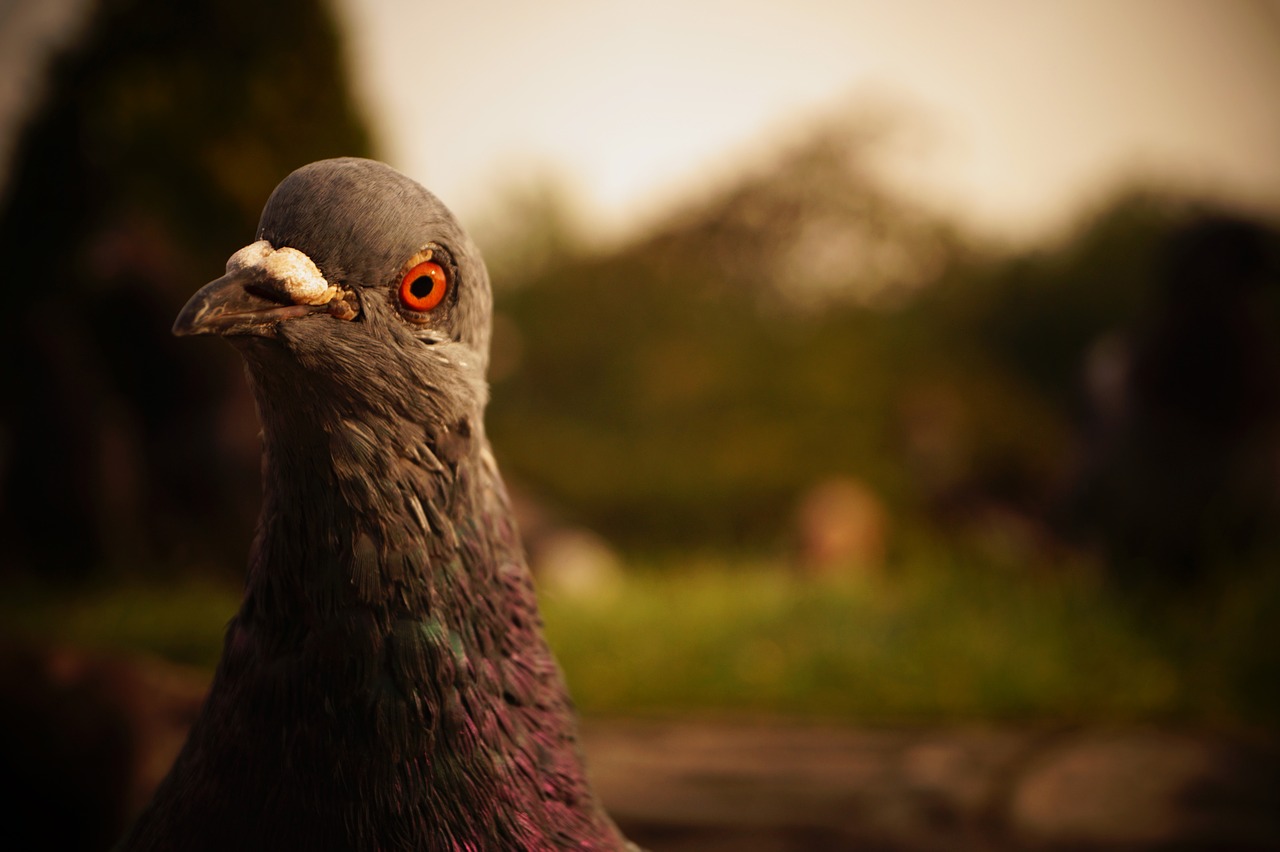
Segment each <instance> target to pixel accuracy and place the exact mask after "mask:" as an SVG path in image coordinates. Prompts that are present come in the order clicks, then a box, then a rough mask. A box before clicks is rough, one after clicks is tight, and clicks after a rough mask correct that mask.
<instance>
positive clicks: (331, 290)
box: [227, 240, 344, 305]
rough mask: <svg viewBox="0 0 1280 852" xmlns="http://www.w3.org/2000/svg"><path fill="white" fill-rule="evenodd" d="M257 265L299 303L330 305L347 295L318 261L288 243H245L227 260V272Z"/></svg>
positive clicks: (268, 278) (268, 281)
mask: <svg viewBox="0 0 1280 852" xmlns="http://www.w3.org/2000/svg"><path fill="white" fill-rule="evenodd" d="M250 267H254V268H256V269H258V270H259V271H260V272H261V274H262V275H263V276H264V277H265V278H266V279H267V282H266V283H269V284H272V285H274V286H276V287H278V288H279V289H280V290H282V291H283V292H284V293H285V294H286V295H287V296H288V297H289V298H290V299H292V300H293V303H294V304H296V305H327V304H329V303H330V302H332V301H333V300H334V299H336V298H338V297H339V296H341V295H344V293H343V291H342V289H341V288H339V287H335V286H333V285H331V284H330V283H329V282H328V281H326V280H325V278H324V276H323V275H321V274H320V269H319V267H317V266H316V265H315V262H314V261H313V260H312V259H311V258H309V257H307V255H306V254H305V253H304V252H300V251H298V250H297V249H295V248H289V247H288V246H286V247H285V248H281V249H273V248H272V247H271V243H269V242H267V241H266V240H258V241H257V242H256V243H252V244H250V245H247V246H245V247H244V248H242V249H240V250H239V251H238V252H236V253H235V254H233V255H231V257H230V259H228V260H227V272H228V273H232V272H238V271H240V270H243V269H248V268H250Z"/></svg>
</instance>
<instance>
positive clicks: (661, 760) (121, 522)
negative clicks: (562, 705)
mask: <svg viewBox="0 0 1280 852" xmlns="http://www.w3.org/2000/svg"><path fill="white" fill-rule="evenodd" d="M0 71H2V73H0V257H3V258H4V264H5V269H4V275H3V284H2V285H0V286H2V287H3V293H4V302H5V304H6V305H7V306H8V309H9V314H8V316H9V318H10V319H9V321H8V323H7V325H6V333H5V334H4V335H2V336H0V364H2V365H3V366H2V367H0V387H3V391H4V392H3V394H0V583H3V585H4V589H3V596H2V597H3V600H0V614H2V615H3V628H4V629H3V633H2V635H3V637H4V638H3V641H2V643H0V650H2V651H3V653H0V690H2V691H3V693H4V695H3V704H2V707H3V709H2V710H0V713H3V714H5V718H3V719H0V759H3V761H4V765H3V767H2V769H3V772H4V773H5V775H6V779H7V780H6V786H7V787H8V788H9V789H11V790H21V791H23V792H22V793H20V794H17V795H14V796H11V797H9V798H8V799H7V801H6V802H5V804H4V805H0V808H5V809H9V810H10V812H9V813H8V814H7V815H6V819H7V822H8V824H10V825H13V826H23V825H25V826H29V827H33V830H38V831H40V832H41V836H42V837H44V839H45V840H47V841H48V844H47V845H48V848H67V849H79V848H84V849H94V848H104V847H105V846H107V845H109V843H110V842H111V841H112V840H113V839H114V838H115V837H116V836H117V835H118V833H119V832H120V831H121V830H122V827H123V825H124V824H125V823H126V822H127V820H128V819H129V817H130V816H131V814H132V813H133V812H135V811H136V809H137V808H138V807H139V806H140V805H141V804H142V803H143V802H145V800H146V796H147V794H148V793H149V790H150V786H151V785H152V784H154V783H155V781H156V780H157V779H158V778H159V777H160V776H161V775H163V773H164V771H165V769H166V768H167V765H168V761H169V760H171V759H172V756H173V754H174V750H175V749H176V747H177V746H178V745H179V744H180V743H181V741H182V736H183V733H184V731H185V727H186V725H187V724H189V722H190V719H191V717H192V715H193V714H194V712H195V709H196V708H198V705H199V700H200V696H201V695H202V692H203V689H204V685H205V683H206V682H207V678H208V676H209V674H210V673H211V671H212V667H213V665H214V664H215V663H216V660H217V656H218V653H219V650H220V646H221V631H222V628H223V625H224V624H225V622H226V620H227V619H228V618H229V617H230V616H231V615H232V614H233V612H234V610H235V608H236V603H237V600H238V589H239V584H240V582H241V580H242V576H243V574H242V571H243V565H244V560H245V555H246V552H247V548H248V542H249V539H250V537H251V534H252V530H253V524H254V520H255V517H256V513H257V507H258V487H259V486H258V462H259V446H258V439H257V424H256V421H255V418H254V412H253V404H252V400H251V398H250V396H249V393H248V390H247V388H246V387H245V385H244V382H243V379H242V376H241V370H240V365H239V362H238V358H237V356H236V355H235V353H234V352H233V351H232V350H231V348H230V347H227V346H225V345H218V344H215V343H208V342H206V341H195V342H192V341H188V340H184V341H177V340H174V339H173V338H171V336H170V334H169V327H170V325H171V323H172V320H173V317H174V316H175V315H176V313H177V311H178V309H179V308H180V307H181V305H182V304H183V303H184V301H185V300H186V298H187V297H188V296H189V295H190V294H191V293H192V292H193V291H194V290H195V289H196V288H197V287H198V286H200V285H201V284H203V283H204V282H206V281H207V280H210V279H212V278H214V277H216V276H217V275H218V274H220V272H221V270H222V266H223V264H224V263H225V260H226V258H227V256H228V255H230V254H231V253H232V252H233V251H235V250H236V249H237V248H239V247H240V246H242V245H245V244H246V243H248V242H250V241H251V240H252V235H253V232H254V228H255V226H256V221H257V216H258V212H259V210H260V209H261V206H262V203H263V201H264V200H265V198H266V196H267V195H268V194H269V192H270V191H271V189H272V188H273V187H274V186H275V184H276V183H277V182H278V181H279V180H280V179H281V178H282V177H283V176H284V175H286V174H287V173H288V172H289V171H291V170H292V169H294V168H296V167H298V166H300V165H303V164H304V163H307V162H310V161H312V160H315V159H319V158H323V157H329V156H337V155H352V154H354V155H363V156H374V157H377V158H380V159H384V160H386V161H388V162H390V163H391V164H392V165H394V166H396V167H398V168H400V169H401V170H403V171H405V172H406V173H408V174H410V175H411V176H413V177H415V178H417V179H418V180H420V181H421V182H422V183H423V184H424V185H426V186H428V187H429V188H431V189H432V190H433V191H434V192H436V194H437V195H439V196H441V197H442V198H443V199H444V200H445V202H446V203H448V204H449V205H450V206H451V207H453V208H454V210H455V211H456V212H457V213H458V214H459V215H460V216H461V218H462V219H463V221H464V223H465V224H466V225H467V226H468V228H469V229H470V230H471V231H472V233H473V235H474V236H475V237H476V239H477V241H478V242H479V243H480V245H481V248H482V249H483V250H484V252H485V256H486V258H487V260H488V262H489V265H490V272H491V274H492V277H493V279H494V285H495V290H496V303H497V316H496V318H495V336H494V354H493V366H492V370H491V376H490V379H491V382H492V400H493V401H492V403H491V405H490V409H489V414H488V424H489V431H490V437H491V439H492V441H493V443H494V445H495V450H496V453H497V455H498V457H499V462H500V464H501V465H502V467H503V470H504V472H505V474H506V476H507V478H508V480H509V484H510V486H511V490H512V491H513V494H514V496H515V497H516V499H517V502H518V505H519V510H520V518H521V524H522V527H523V529H524V532H525V535H526V544H527V547H528V550H529V554H530V560H531V563H532V565H533V567H534V569H535V572H536V574H537V576H538V579H539V584H540V589H541V596H542V602H543V608H544V614H545V616H546V620H547V630H548V633H549V636H550V638H551V640H552V642H553V644H554V645H555V647H556V650H557V652H558V654H559V656H560V659H561V663H562V665H563V667H564V668H565V670H566V673H567V676H568V678H569V681H570V684H571V688H572V690H573V692H574V695H575V698H576V700H577V701H578V703H579V706H580V708H581V709H582V711H583V713H584V716H585V718H586V732H587V748H588V752H589V755H590V757H591V761H592V766H593V769H594V771H595V772H596V775H597V780H598V783H599V784H600V787H601V790H602V794H603V796H604V798H605V800H606V802H607V803H608V804H609V805H610V806H611V807H612V809H613V810H614V811H615V813H617V814H618V816H619V820H620V822H622V823H623V824H624V826H625V827H627V828H628V830H630V831H631V832H632V834H633V835H634V836H635V837H636V839H638V840H641V841H643V842H645V843H647V844H649V845H650V846H652V848H654V849H655V850H660V849H685V848H689V849H694V848H696V849H715V848H722V847H723V848H729V847H732V848H736V849H818V848H820V849H840V848H852V847H853V846H855V845H859V844H861V845H862V846H867V845H870V846H871V847H873V848H884V849H934V848H937V849H948V848H981V849H1003V848H1010V849H1012V848H1099V849H1101V848H1126V849H1129V848H1173V847H1177V848H1192V847H1196V846H1197V845H1203V846H1205V847H1206V848H1207V847H1209V846H1212V847H1213V848H1275V846H1276V845H1277V844H1280V816H1277V814H1280V792H1277V791H1280V768H1278V767H1280V758H1278V757H1277V754H1278V751H1277V742H1278V740H1277V733H1278V731H1280V641H1277V636H1278V635H1280V634H1278V633H1277V631H1276V628H1275V626H1274V625H1275V624H1276V623H1277V622H1278V621H1280V563H1278V562H1277V557H1278V556H1280V3H1276V2H1269V0H1232V2H1209V0H1202V2H1196V0H1188V2H1179V3H1166V2H1157V0H1134V2H1129V3H1125V4H1114V3H1106V2H1102V0H1087V2H1071V3H1067V2H1057V3H1036V4H1027V3H1018V2H1014V0H971V2H968V3H965V4H945V3H941V2H925V0H911V2H904V3H898V4H893V5H892V6H889V5H886V4H873V3H864V2H830V1H829V0H827V1H824V0H805V1H804V2H786V3H784V2H781V0H759V2H747V3H727V2H718V1H717V0H693V2H689V0H685V2H670V0H657V2H651V3H647V4H643V5H638V4H622V3H615V2H588V0H554V2H545V3H541V4H536V5H532V4H529V5H522V4H517V3H514V2H511V3H500V2H492V3H480V4H470V5H468V4H463V3H432V4H427V3H415V2H410V0H367V2H357V0H332V2H323V0H281V2H277V3H273V4H263V3H250V2H245V0H223V1H222V2H216V3H215V2H213V0H191V2H188V3H185V4H181V5H174V4H165V3H161V2H158V0H2V2H0ZM69 813H74V814H77V815H78V818H77V819H75V820H66V819H59V818H58V815H59V814H69ZM860 848H862V847H861V846H860Z"/></svg>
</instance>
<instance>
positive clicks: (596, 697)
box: [0, 554, 1280, 727]
mask: <svg viewBox="0 0 1280 852" xmlns="http://www.w3.org/2000/svg"><path fill="white" fill-rule="evenodd" d="M238 597H239V595H238V590H236V589H235V588H233V587H229V586H223V585H218V584H214V583H209V582H192V583H188V584H184V585H179V586H172V587H159V586H154V585H140V586H119V587H102V588H98V589H96V590H85V591H81V592H79V593H76V594H70V595H68V594H54V593H52V592H51V591H49V590H38V589H27V590H17V591H11V592H10V594H8V595H7V596H6V600H5V601H4V602H3V604H0V616H3V618H4V619H5V621H6V623H7V624H9V625H10V626H11V627H13V628H16V629H18V630H20V631H24V632H28V633H38V634H42V635H45V636H53V637H56V638H57V639H58V640H59V641H64V642H71V643H77V644H82V645H87V646H98V647H104V646H105V647H110V648H115V649H126V650H132V649H137V650H144V651H149V652H152V653H155V654H159V655H161V656H164V657H167V658H169V659H172V660H175V661H179V662H184V663H190V664H195V665H200V666H206V667H211V666H212V665H213V664H214V662H216V660H217V656H218V653H219V651H220V647H221V636H222V630H223V627H224V625H225V623H226V621H227V619H228V618H229V617H230V616H231V614H232V613H233V612H234V610H235V607H236V603H237V600H238ZM542 604H543V611H544V615H545V618H546V622H547V633H548V636H549V638H550V640H551V642H552V644H553V645H554V646H555V648H556V651H557V653H558V654H559V657H560V661H561V664H562V666H563V668H564V669H565V672H566V674H567V676H568V679H569V681H570V685H571V688H572V690H573V693H574V696H575V699H576V701H577V702H578V704H579V706H580V707H581V708H582V709H583V710H584V712H586V713H588V714H597V715H603V714H638V713H643V714H647V713H658V714H677V713H687V712H698V713H709V714H722V715H731V714H750V715H755V714H788V715H797V716H808V717H818V718H830V719H845V720H858V721H942V720H957V719H976V720H993V719H1017V720H1037V721H1043V720H1055V721H1080V722H1097V721H1172V722H1178V723H1190V724H1209V725H1214V726H1225V727H1237V726H1265V727H1275V726H1276V725H1277V724H1278V723H1280V687H1278V686H1277V682H1278V680H1280V678H1278V677H1277V675H1280V648H1277V643H1276V642H1274V640H1273V639H1272V638H1271V637H1272V636H1273V635H1274V634H1275V630H1274V626H1275V624H1276V623H1278V621H1280V581H1278V580H1277V579H1276V577H1275V576H1274V572H1257V573H1254V574H1250V575H1245V576H1242V577H1240V578H1237V580H1236V581H1235V582H1233V583H1231V584H1223V585H1222V587H1221V588H1219V589H1218V590H1216V591H1209V592H1205V593H1202V594H1200V595H1197V596H1195V597H1194V598H1193V599H1183V600H1182V601H1181V602H1177V601H1174V602H1169V601H1166V602H1164V603H1158V604H1152V603H1148V604H1145V605H1137V604H1135V603H1133V602H1131V601H1129V600H1128V599H1126V598H1125V597H1123V596H1120V595H1118V594H1116V593H1115V592H1113V591H1111V590H1110V589H1109V588H1108V587H1107V586H1106V585H1104V584H1101V583H1099V582H1097V581H1096V580H1094V579H1092V578H1091V575H1089V574H1088V573H1087V572H1074V573H1073V572H1067V571H1059V572H1053V573H1036V574H1030V573H1025V572H1022V573H1020V572H1016V571H1011V570H1010V569H1008V568H1000V567H995V566H993V565H991V564H985V563H981V562H966V561H965V560H962V559H959V558H957V557H954V556H946V555H942V554H934V555H932V556H929V557H928V558H921V559H918V560H916V561H914V562H910V561H909V562H907V563H906V564H903V565H900V566H898V567H897V568H896V569H894V570H891V571H889V572H887V573H886V575H884V576H880V577H869V578H863V579H861V580H859V579H849V580H842V581H814V580H805V579H803V578H799V577H796V576H794V575H793V574H791V573H789V572H787V571H786V570H785V566H781V565H777V564H772V563H769V562H764V561H758V560H746V559H743V560H735V559H729V558H724V557H713V558H702V559H694V558H688V557H685V558H680V559H674V560H671V559H664V560H658V561H652V562H649V563H637V564H635V565H633V566H632V570H631V571H630V572H629V573H628V574H627V575H626V577H625V578H624V579H622V580H621V582H620V585H618V586H617V587H616V588H615V589H613V590H612V591H611V592H610V593H609V594H607V595H601V596H597V597H595V598H591V599H582V598H571V597H564V596H559V595H556V594H555V593H553V592H551V591H549V590H548V591H546V592H544V593H543V596H542Z"/></svg>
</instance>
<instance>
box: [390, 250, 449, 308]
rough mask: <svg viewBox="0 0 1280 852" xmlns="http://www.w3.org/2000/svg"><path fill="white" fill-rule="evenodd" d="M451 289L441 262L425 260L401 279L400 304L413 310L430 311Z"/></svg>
mask: <svg viewBox="0 0 1280 852" xmlns="http://www.w3.org/2000/svg"><path fill="white" fill-rule="evenodd" d="M448 289H449V281H448V279H447V278H446V277H445V274H444V269H442V268H441V266H440V264H438V263H432V262H431V261H429V260H426V261H423V262H422V263H419V264H418V265H417V266H415V267H414V268H413V269H410V270H409V271H408V272H406V273H405V275H404V278H401V279H400V304H402V305H404V306H405V307H406V308H408V309H409V310H411V311H429V310H431V309H432V308H434V307H435V306H436V305H438V304H440V301H441V300H442V299H443V298H444V294H445V291H447V290H448Z"/></svg>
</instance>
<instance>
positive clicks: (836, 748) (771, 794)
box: [585, 722, 1280, 852]
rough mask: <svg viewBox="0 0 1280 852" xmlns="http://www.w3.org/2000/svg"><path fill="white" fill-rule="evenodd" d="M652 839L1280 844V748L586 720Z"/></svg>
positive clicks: (950, 845) (788, 845)
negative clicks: (1279, 750)
mask: <svg viewBox="0 0 1280 852" xmlns="http://www.w3.org/2000/svg"><path fill="white" fill-rule="evenodd" d="M585 739H586V750H587V753H588V756H589V759H590V760H591V769H592V773H593V776H594V778H595V781H596V784H597V787H598V789H599V791H600V794H601V795H602V796H603V797H604V800H605V802H606V804H607V805H608V806H609V807H610V809H611V811H612V812H613V813H614V814H615V815H616V817H617V819H618V821H619V822H620V823H621V824H622V825H624V826H625V827H626V829H627V830H628V832H629V833H630V834H631V835H632V836H633V837H634V838H635V839H636V840H638V841H640V842H642V843H644V844H646V845H648V846H649V847H650V848H652V849H654V850H673V852H674V851H675V850H681V851H682V850H695V849H696V850H720V849H725V850H728V849H734V850H739V852H742V850H751V852H756V850H759V852H766V850H767V852H775V850H808V849H821V850H841V849H893V850H898V849H901V850H950V849H975V850H1004V849H1099V850H1101V849H1170V848H1177V849H1183V848H1197V849H1199V848H1203V849H1280V755H1278V754H1277V752H1276V750H1275V749H1273V748H1272V747H1270V746H1266V745H1261V744H1258V743H1247V742H1243V741H1238V740H1237V741H1227V740H1224V739H1221V738H1215V737H1210V736H1207V735H1197V734H1191V733H1176V732H1170V731H1167V730H1157V729H1134V728H1127V729H1099V728H1072V729H1066V728H1054V729H1048V728H1045V729H1031V728H1018V729H1011V728H993V727H987V728H978V727H954V728H927V729H924V728H911V729H906V728H902V729H891V728H872V729H850V728H842V727H809V726H803V725H796V724H769V725H741V724H736V725H735V724H728V725H726V724H706V723H687V722H661V723H659V722H611V723H607V724H606V723H589V724H588V725H587V726H586V728H585Z"/></svg>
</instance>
